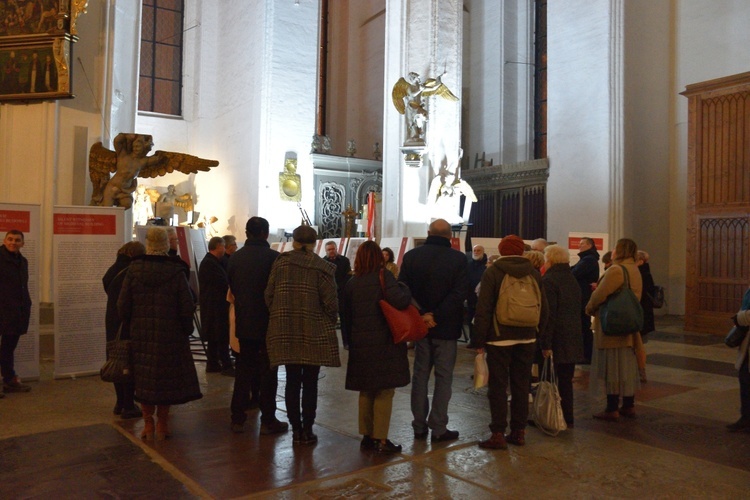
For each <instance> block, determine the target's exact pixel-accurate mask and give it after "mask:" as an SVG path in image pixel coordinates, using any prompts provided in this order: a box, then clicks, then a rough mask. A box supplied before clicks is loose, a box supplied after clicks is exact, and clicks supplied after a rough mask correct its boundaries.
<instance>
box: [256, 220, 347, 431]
mask: <svg viewBox="0 0 750 500" xmlns="http://www.w3.org/2000/svg"><path fill="white" fill-rule="evenodd" d="M292 237H293V238H294V241H293V242H292V246H293V248H294V249H293V250H292V251H291V252H286V253H282V254H281V255H279V257H278V258H277V259H276V261H275V262H274V264H273V267H272V268H271V274H270V276H269V277H268V286H267V287H266V291H265V300H266V305H267V306H268V311H269V320H268V334H267V338H266V345H267V347H268V357H269V359H270V362H271V367H277V366H279V365H284V366H285V368H286V389H285V391H284V397H285V400H286V409H287V416H288V417H289V424H290V425H291V426H292V442H293V443H294V444H313V443H315V442H317V440H318V437H317V436H316V435H315V433H314V432H313V424H314V423H315V413H316V411H317V407H318V374H319V373H320V367H321V366H341V360H340V358H339V343H338V339H337V338H336V320H337V319H338V311H339V306H338V295H337V292H336V278H335V268H334V266H333V265H332V264H330V263H328V262H326V261H325V260H323V259H322V258H321V257H319V256H318V255H317V254H316V253H315V243H316V240H317V237H318V235H317V233H316V232H315V230H314V229H313V228H312V227H310V226H299V227H298V228H296V229H295V230H294V232H293V233H292ZM300 391H301V394H302V398H301V403H302V411H301V412H300Z"/></svg>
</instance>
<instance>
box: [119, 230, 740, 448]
mask: <svg viewBox="0 0 750 500" xmlns="http://www.w3.org/2000/svg"><path fill="white" fill-rule="evenodd" d="M245 229H246V236H247V240H246V242H245V245H244V246H243V247H242V248H241V249H240V250H237V251H236V252H235V251H234V250H236V248H237V245H236V242H235V241H233V239H232V238H231V237H227V238H220V237H214V238H212V239H211V240H210V241H209V243H208V253H207V255H206V256H205V258H204V259H203V261H202V262H201V265H200V268H199V271H198V277H199V284H200V294H199V296H198V302H199V304H200V318H201V328H200V330H201V332H200V333H201V336H202V338H203V339H204V340H205V341H206V343H207V358H208V360H207V366H206V371H207V372H209V373H210V372H221V373H222V374H225V375H231V376H234V377H235V381H234V390H233V394H232V400H231V407H230V412H231V430H232V431H233V432H235V433H241V432H244V424H245V422H246V420H247V412H248V410H254V409H259V410H260V422H261V426H260V433H261V434H264V435H268V434H278V433H284V432H287V431H288V430H289V427H290V426H291V428H292V441H293V443H294V444H295V445H304V444H312V443H315V442H316V441H317V435H316V434H315V432H314V429H313V427H314V424H315V418H316V411H317V401H318V378H319V373H320V368H321V367H322V366H327V367H338V366H340V365H341V358H340V353H339V349H338V346H339V343H338V339H337V337H336V325H337V322H339V321H340V326H341V336H342V344H343V346H344V347H345V349H348V351H349V353H348V360H347V367H346V382H345V388H346V389H347V390H352V391H357V392H359V431H360V434H361V435H362V441H361V445H360V446H361V449H362V450H366V451H374V452H376V453H398V452H400V451H401V449H402V448H401V446H400V445H399V444H396V443H393V442H392V441H390V440H389V439H388V436H389V427H390V418H391V412H392V405H393V397H394V394H395V389H397V388H399V387H404V386H407V385H409V384H410V383H411V411H412V416H413V420H412V428H413V432H414V438H415V439H427V438H428V436H429V437H430V439H431V440H432V441H450V440H455V439H458V437H459V431H458V430H456V429H451V428H449V425H448V423H449V411H448V407H449V403H450V399H451V391H452V382H453V370H454V366H455V363H456V357H457V341H458V340H459V338H460V337H461V335H462V333H463V329H464V326H465V323H466V321H467V320H468V323H469V328H470V338H469V345H468V347H469V348H471V349H476V351H477V353H479V354H486V360H487V365H488V368H489V379H488V392H487V396H488V400H489V409H490V416H491V422H490V425H489V427H490V432H491V434H490V436H489V437H488V438H487V439H485V440H482V441H480V442H479V446H480V447H482V448H489V449H505V448H507V446H508V444H512V445H516V446H523V445H524V444H525V430H526V426H527V425H528V424H529V422H530V420H529V404H528V397H527V396H528V394H529V388H530V387H531V386H532V376H533V375H538V368H537V367H536V366H534V365H535V364H541V363H542V361H543V359H545V358H548V357H551V356H554V359H555V363H554V371H555V376H556V380H557V383H558V388H559V393H560V398H561V407H562V413H563V417H564V419H565V422H566V425H567V426H568V427H574V426H575V421H574V411H573V410H574V400H573V375H574V372H575V366H576V364H592V365H593V366H592V370H591V373H592V378H593V379H594V380H601V381H602V383H603V384H604V387H605V388H606V394H607V404H606V407H605V408H604V409H603V411H601V412H598V413H595V414H594V415H593V417H594V418H596V419H601V420H605V421H612V422H614V421H618V420H619V419H620V418H621V417H624V418H635V417H636V410H635V392H636V390H637V388H638V386H639V384H640V383H644V382H646V381H647V380H646V372H645V349H644V342H645V338H646V335H647V334H648V333H649V332H651V331H653V329H654V319H653V305H652V304H651V298H650V297H651V296H652V295H653V290H652V288H653V278H652V277H651V273H650V270H649V266H648V259H649V256H648V254H647V253H646V252H644V251H638V249H637V246H636V244H635V242H634V241H632V240H630V239H627V238H624V239H621V240H619V241H618V242H617V244H616V245H615V248H614V250H613V251H612V252H607V254H605V256H604V258H603V260H604V261H605V272H604V273H603V274H602V275H601V276H600V273H599V252H598V250H597V249H596V245H595V242H594V240H593V239H591V238H582V239H581V242H580V246H579V260H578V262H577V263H576V264H575V265H573V266H571V265H570V253H569V251H568V250H567V249H566V248H564V247H561V246H559V245H548V244H547V242H546V241H545V240H543V239H537V240H534V241H533V242H532V244H531V245H526V244H525V243H524V241H523V240H522V239H521V238H519V237H518V236H515V235H507V236H505V237H503V238H502V239H501V241H500V244H499V246H498V251H499V258H496V259H492V260H491V259H489V258H488V256H487V255H486V253H485V250H484V248H483V247H482V246H481V245H477V246H475V247H474V248H473V251H472V253H471V256H470V257H469V258H468V259H467V257H466V256H465V255H464V254H462V253H461V252H458V251H456V250H454V249H453V248H451V241H450V238H451V226H450V225H449V224H448V223H447V222H446V221H444V220H442V219H439V220H436V221H434V222H433V223H432V224H431V225H430V227H429V232H428V236H427V239H426V240H425V243H424V245H422V246H420V247H417V248H415V249H413V250H410V251H409V252H407V253H406V254H405V255H404V256H403V259H402V265H401V267H400V268H399V267H398V266H397V265H396V263H395V262H394V261H395V259H394V255H393V252H392V250H390V249H389V248H383V249H381V248H380V247H379V246H378V245H377V243H375V242H374V241H367V242H365V243H363V244H362V245H361V246H360V247H359V248H358V250H357V253H356V257H355V262H354V266H353V270H352V266H351V263H350V261H349V259H347V258H346V257H345V256H343V255H340V254H339V253H338V247H337V245H336V244H335V242H326V244H325V246H324V248H325V256H324V257H322V258H321V257H319V256H318V255H317V254H316V253H315V250H314V249H315V246H316V243H317V234H316V232H315V230H314V229H313V228H311V227H309V226H300V227H298V228H297V229H295V231H294V232H293V234H292V238H293V243H292V246H293V250H292V251H290V252H286V253H284V254H280V253H278V252H276V251H275V250H273V249H271V247H270V245H269V243H268V237H269V225H268V221H267V220H265V219H263V218H261V217H252V218H250V220H248V222H247V225H246V228H245ZM170 238H171V239H170ZM171 240H176V235H174V234H171V235H168V234H167V231H165V230H164V229H162V228H157V227H155V228H150V229H149V231H148V233H147V236H146V243H147V244H146V246H145V247H144V246H143V245H141V244H140V243H137V242H132V243H128V244H126V245H125V246H123V247H122V249H121V250H120V252H119V254H118V257H117V261H116V262H115V264H114V265H113V266H112V268H111V269H110V270H109V271H108V273H107V275H106V276H105V278H104V285H105V289H106V290H107V293H108V296H109V307H108V311H107V338H108V339H112V338H113V336H114V335H115V334H116V333H117V331H118V330H119V331H120V333H121V336H123V337H125V338H129V339H131V341H132V346H133V362H134V372H135V378H134V381H133V383H129V384H115V391H116V394H117V403H116V406H115V413H119V414H121V415H122V418H137V417H139V416H141V410H139V409H138V407H137V406H135V401H137V402H139V403H140V404H141V408H142V415H143V418H144V422H145V424H144V430H143V433H142V437H143V438H144V439H153V438H156V439H165V438H166V437H168V436H169V428H168V414H169V407H170V406H171V405H173V404H181V403H185V402H188V401H192V400H194V399H197V398H200V397H201V394H200V390H199V387H198V383H197V376H196V371H195V365H194V363H193V361H192V357H191V355H190V351H189V342H188V337H189V335H190V334H191V333H192V332H193V325H192V319H193V318H192V315H193V312H194V308H195V302H196V297H195V295H194V294H193V293H192V292H191V290H190V287H189V285H188V282H187V280H186V279H185V278H186V276H187V275H186V267H185V265H184V263H183V262H182V261H181V260H180V259H179V257H177V256H176V255H175V252H174V248H175V247H176V245H175V244H174V242H172V243H173V244H172V247H173V248H171V249H170V245H169V244H170V242H171ZM230 246H231V247H232V249H231V257H230V256H229V255H230V252H227V250H228V248H229V247H230ZM170 251H171V252H172V255H170ZM625 286H628V287H629V288H630V289H631V290H632V291H633V293H634V294H635V296H636V297H637V298H638V299H639V300H640V303H641V306H642V310H643V312H644V321H643V327H642V328H641V329H640V330H638V331H632V332H627V334H625V335H619V336H611V335H608V334H606V332H605V331H604V329H603V326H602V319H601V317H600V310H601V307H602V305H603V304H605V303H607V301H608V300H609V299H610V298H611V297H612V296H613V295H614V294H617V293H618V292H619V291H620V290H621V289H623V287H625ZM746 298H747V301H748V302H750V295H749V296H748V297H746ZM380 300H385V301H387V302H388V303H389V304H391V305H392V306H393V307H395V308H397V309H404V308H406V307H407V306H409V305H410V304H413V305H415V306H416V307H417V308H418V310H419V312H420V315H421V317H422V321H424V322H425V324H426V325H427V327H428V328H429V333H428V335H427V336H426V337H425V338H424V339H422V340H419V341H417V342H415V343H414V345H413V347H414V363H413V367H412V370H411V373H410V370H409V359H408V355H407V345H406V344H403V343H401V344H395V343H394V342H393V340H392V336H391V332H390V329H389V326H388V323H387V322H386V319H385V317H384V315H383V313H382V312H381V308H380V305H379V301H380ZM230 302H231V304H232V308H233V314H230V313H229V310H230V307H229V306H230ZM745 309H747V308H745ZM230 318H232V320H233V321H231V322H233V324H234V328H233V330H234V335H235V336H236V339H237V343H236V344H235V345H234V348H233V349H232V351H234V357H235V359H236V364H235V365H234V366H233V365H232V360H231V357H230V354H229V353H230V350H229V344H230V342H229V330H230V327H229V324H230ZM591 318H593V322H592V321H591ZM747 318H750V315H745V314H744V313H743V312H741V313H739V314H738V319H737V321H738V323H740V324H742V323H743V322H746V323H750V319H747ZM746 352H747V346H745V357H744V358H742V359H740V361H738V363H739V364H738V367H739V368H740V369H741V376H740V380H741V386H742V387H743V388H744V387H745V386H746V377H745V378H743V372H742V368H744V369H745V371H747V367H746V366H744V365H743V364H742V363H744V364H745V365H746V364H747V360H746V358H747V356H746ZM280 366H284V369H285V371H286V387H285V391H284V398H285V403H286V412H287V420H288V423H287V422H283V421H281V420H280V419H279V418H278V416H277V408H276V392H277V387H278V368H279V367H280ZM535 369H536V371H535ZM430 377H434V381H435V382H434V392H433V397H432V398H429V397H428V382H429V380H430ZM534 378H537V379H538V377H534ZM508 393H510V398H509V399H510V405H508V403H507V401H508V397H507V394H508ZM742 394H743V405H745V404H746V403H745V399H746V398H745V395H744V392H742ZM509 406H510V420H508V412H509ZM154 412H155V413H156V416H157V418H158V420H157V421H156V424H155V425H154V419H153V415H154ZM744 419H746V416H745V413H744V407H743V417H742V418H741V419H740V422H739V423H736V424H732V425H733V426H734V427H732V426H730V430H732V429H734V428H737V429H739V430H743V429H744V427H743V425H744V424H743V423H742V422H745V420H744ZM508 427H510V429H509V432H506V431H508Z"/></svg>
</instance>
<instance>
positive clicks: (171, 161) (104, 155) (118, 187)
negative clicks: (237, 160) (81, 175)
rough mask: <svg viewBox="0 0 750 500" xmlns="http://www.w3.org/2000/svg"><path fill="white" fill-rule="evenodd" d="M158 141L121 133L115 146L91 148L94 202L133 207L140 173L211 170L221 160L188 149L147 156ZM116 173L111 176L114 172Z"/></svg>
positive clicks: (162, 173) (99, 145)
mask: <svg viewBox="0 0 750 500" xmlns="http://www.w3.org/2000/svg"><path fill="white" fill-rule="evenodd" d="M153 145H154V142H153V140H152V138H151V136H150V135H143V134H122V133H121V134H117V137H115V140H114V146H115V150H114V151H110V150H109V149H107V148H105V147H104V146H102V143H101V142H97V143H96V144H94V145H93V146H91V151H89V177H90V178H91V182H92V184H93V185H94V192H93V193H92V195H91V202H90V203H89V204H90V205H100V206H105V207H111V206H119V207H125V209H128V208H130V207H131V206H132V205H133V191H135V188H136V186H137V185H138V181H137V178H138V177H159V176H161V175H165V174H167V173H169V172H174V171H175V170H177V171H180V172H182V173H184V174H193V173H198V172H199V171H202V172H207V171H208V170H209V169H210V168H211V167H215V166H217V165H218V164H219V162H218V161H216V160H205V159H203V158H198V157H197V156H192V155H189V154H185V153H172V152H169V151H156V152H155V153H154V154H153V155H152V156H146V155H147V154H148V153H149V152H150V151H151V148H152V147H153ZM112 173H114V174H115V175H113V176H112V178H110V174H112Z"/></svg>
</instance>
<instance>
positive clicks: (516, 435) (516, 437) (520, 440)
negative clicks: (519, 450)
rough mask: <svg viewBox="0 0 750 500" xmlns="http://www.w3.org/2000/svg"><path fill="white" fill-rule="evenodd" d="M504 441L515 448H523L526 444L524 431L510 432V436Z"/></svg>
mask: <svg viewBox="0 0 750 500" xmlns="http://www.w3.org/2000/svg"><path fill="white" fill-rule="evenodd" d="M505 440H506V441H507V442H508V444H514V445H516V446H523V445H525V444H526V431H524V430H515V431H510V434H507V435H506V436H505Z"/></svg>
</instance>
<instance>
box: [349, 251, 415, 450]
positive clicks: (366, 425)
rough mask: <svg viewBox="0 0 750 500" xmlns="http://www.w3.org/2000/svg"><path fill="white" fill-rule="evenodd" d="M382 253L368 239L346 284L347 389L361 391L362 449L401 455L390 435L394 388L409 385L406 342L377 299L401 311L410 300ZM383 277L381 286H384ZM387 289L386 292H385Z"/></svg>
mask: <svg viewBox="0 0 750 500" xmlns="http://www.w3.org/2000/svg"><path fill="white" fill-rule="evenodd" d="M384 264H385V262H384V259H383V253H382V251H381V250H380V247H379V246H378V245H377V243H375V242H374V241H366V242H364V243H363V244H362V245H361V246H360V247H359V249H358V250H357V257H356V259H355V260H354V276H353V277H352V278H351V279H350V280H349V282H348V283H347V284H346V287H345V288H344V297H343V310H342V312H341V330H342V333H343V335H344V338H348V339H350V340H349V362H348V364H347V369H346V389H348V390H350V391H360V392H359V432H360V434H362V435H363V436H364V437H363V438H362V443H361V445H360V448H361V449H363V450H368V449H372V450H375V451H377V452H378V453H399V452H401V446H400V445H395V444H393V443H392V442H391V441H390V440H389V439H388V427H389V425H390V420H391V408H392V405H393V395H394V393H395V390H394V389H395V388H396V387H404V386H405V385H408V384H409V360H408V358H407V353H406V344H394V343H393V337H392V336H391V331H390V329H389V328H388V323H387V322H386V320H385V316H383V313H382V311H381V310H380V305H379V304H378V301H379V300H381V299H383V298H385V300H387V301H388V303H389V304H391V305H392V306H393V307H395V308H397V309H405V308H406V307H407V306H408V305H409V304H410V303H411V292H410V291H409V289H408V288H407V287H406V285H404V284H402V283H399V282H397V281H396V278H394V277H393V275H392V274H391V273H389V272H386V271H385V267H384ZM381 280H382V285H381ZM383 291H385V293H383Z"/></svg>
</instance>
